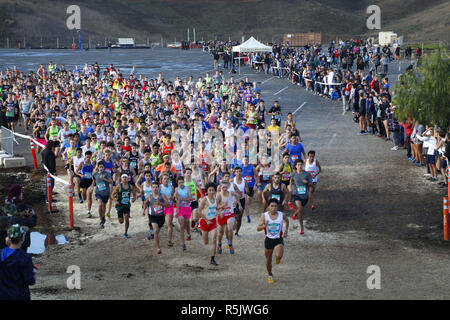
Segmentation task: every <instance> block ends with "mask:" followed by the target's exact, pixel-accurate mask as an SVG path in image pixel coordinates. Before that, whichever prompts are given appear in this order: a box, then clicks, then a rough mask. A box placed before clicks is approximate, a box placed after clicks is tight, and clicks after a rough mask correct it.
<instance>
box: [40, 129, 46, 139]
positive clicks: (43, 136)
mask: <svg viewBox="0 0 450 320" xmlns="http://www.w3.org/2000/svg"><path fill="white" fill-rule="evenodd" d="M38 128H39V130H38V139H41V140H44V139H45V134H46V133H47V128H45V127H44V129H42V128H41V127H38Z"/></svg>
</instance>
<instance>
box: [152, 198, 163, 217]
mask: <svg viewBox="0 0 450 320" xmlns="http://www.w3.org/2000/svg"><path fill="white" fill-rule="evenodd" d="M157 201H159V202H160V203H162V202H164V199H163V197H162V195H161V192H160V193H159V194H158V198H157V199H155V198H154V197H153V194H152V195H150V206H149V209H148V214H149V215H151V216H162V215H163V214H164V206H163V205H162V204H158V203H157Z"/></svg>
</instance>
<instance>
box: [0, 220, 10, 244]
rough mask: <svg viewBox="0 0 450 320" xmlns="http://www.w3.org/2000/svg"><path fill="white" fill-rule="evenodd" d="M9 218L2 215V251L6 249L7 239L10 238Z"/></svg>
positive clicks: (0, 237)
mask: <svg viewBox="0 0 450 320" xmlns="http://www.w3.org/2000/svg"><path fill="white" fill-rule="evenodd" d="M8 227H9V223H8V217H7V216H2V215H0V251H1V250H2V249H3V248H4V247H6V237H7V236H8Z"/></svg>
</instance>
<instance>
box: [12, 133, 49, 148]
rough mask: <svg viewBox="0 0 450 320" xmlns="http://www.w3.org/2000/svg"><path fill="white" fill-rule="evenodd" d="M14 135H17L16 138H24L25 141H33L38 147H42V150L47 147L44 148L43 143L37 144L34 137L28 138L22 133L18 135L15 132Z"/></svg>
mask: <svg viewBox="0 0 450 320" xmlns="http://www.w3.org/2000/svg"><path fill="white" fill-rule="evenodd" d="M14 135H16V136H18V137H20V138H24V139H28V140H33V142H34V143H35V144H37V145H38V146H40V147H42V148H45V146H44V145H43V144H42V143H39V142H37V141H36V140H34V139H33V137H30V136H26V135H24V134H20V133H17V132H14Z"/></svg>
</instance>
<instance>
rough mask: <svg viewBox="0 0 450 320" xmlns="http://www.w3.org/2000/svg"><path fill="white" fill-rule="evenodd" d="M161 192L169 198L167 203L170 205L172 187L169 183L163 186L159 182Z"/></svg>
mask: <svg viewBox="0 0 450 320" xmlns="http://www.w3.org/2000/svg"><path fill="white" fill-rule="evenodd" d="M161 194H162V195H164V196H166V197H167V198H169V205H172V203H173V201H172V199H171V198H172V195H173V188H172V186H171V185H170V184H169V185H168V186H167V187H165V186H164V185H163V184H161Z"/></svg>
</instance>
